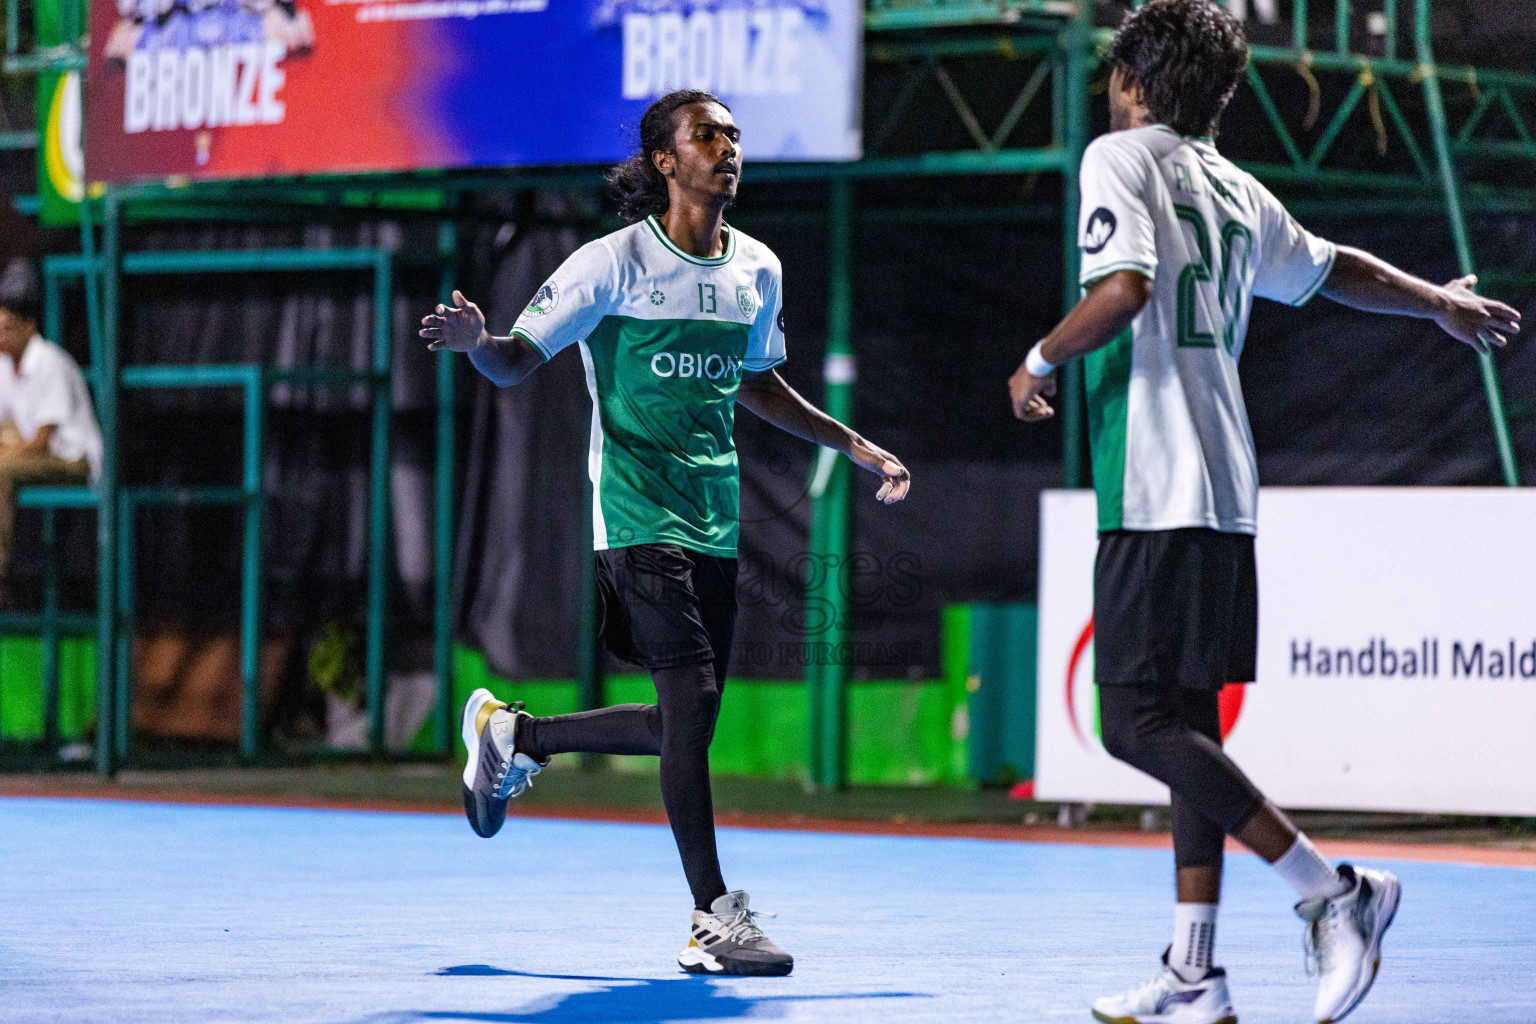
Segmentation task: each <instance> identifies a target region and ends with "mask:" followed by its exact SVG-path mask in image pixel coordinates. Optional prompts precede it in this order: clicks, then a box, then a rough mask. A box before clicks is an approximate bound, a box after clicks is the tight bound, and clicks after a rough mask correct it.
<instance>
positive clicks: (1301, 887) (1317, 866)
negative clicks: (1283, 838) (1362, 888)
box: [1270, 832, 1349, 900]
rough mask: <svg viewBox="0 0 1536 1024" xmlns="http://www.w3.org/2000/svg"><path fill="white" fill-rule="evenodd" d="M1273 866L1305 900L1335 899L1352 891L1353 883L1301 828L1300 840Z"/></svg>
mask: <svg viewBox="0 0 1536 1024" xmlns="http://www.w3.org/2000/svg"><path fill="white" fill-rule="evenodd" d="M1270 867H1272V868H1274V869H1275V871H1277V872H1278V873H1279V875H1280V877H1281V878H1283V879H1285V880H1286V881H1287V882H1288V883H1290V886H1291V888H1292V889H1295V890H1296V895H1298V896H1300V897H1301V898H1302V899H1304V900H1315V899H1331V898H1333V897H1334V896H1341V895H1343V894H1344V893H1345V892H1348V891H1349V884H1348V883H1347V882H1345V881H1344V879H1342V878H1340V877H1339V873H1338V872H1337V871H1335V870H1334V869H1333V865H1332V864H1329V863H1328V861H1326V860H1325V859H1324V858H1323V855H1322V854H1320V853H1318V852H1317V847H1315V846H1313V845H1312V840H1310V839H1308V838H1307V837H1306V835H1305V834H1303V833H1301V832H1298V833H1296V841H1295V842H1294V843H1292V844H1291V848H1290V849H1289V850H1286V851H1285V855H1284V856H1282V857H1281V858H1280V859H1279V860H1277V861H1275V862H1274V863H1273V864H1271V865H1270Z"/></svg>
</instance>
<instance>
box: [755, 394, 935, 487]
mask: <svg viewBox="0 0 1536 1024" xmlns="http://www.w3.org/2000/svg"><path fill="white" fill-rule="evenodd" d="M736 401H737V403H739V404H741V405H744V406H746V407H747V408H748V409H751V410H752V411H753V412H754V413H756V414H757V415H758V416H759V417H761V418H762V419H765V420H767V421H768V422H769V423H772V424H773V425H774V426H776V427H778V428H779V429H780V430H783V431H786V432H787V433H790V434H794V435H795V436H796V437H801V438H804V439H805V440H807V441H811V442H813V443H815V444H819V445H823V446H825V447H827V448H831V449H832V450H833V451H838V452H842V453H843V454H844V455H846V456H848V458H849V459H850V460H852V461H853V463H854V464H855V465H857V466H860V467H861V468H863V469H867V470H869V471H870V472H871V473H874V474H875V475H877V476H878V477H880V489H879V490H878V491H877V492H875V499H876V500H878V501H882V502H884V503H885V504H887V505H894V504H895V503H896V502H898V501H900V500H901V499H903V498H905V497H906V496H907V491H908V490H909V489H910V488H911V487H912V474H911V473H909V472H907V467H906V466H903V465H902V464H901V462H900V460H898V459H897V458H896V456H894V455H892V454H891V453H890V452H888V451H886V450H885V449H884V448H881V447H879V446H878V445H874V444H871V443H870V442H868V441H866V440H865V439H864V438H863V437H861V436H860V435H858V434H857V433H855V432H854V431H853V430H851V429H850V428H848V427H846V426H844V425H843V424H841V423H839V422H838V421H837V420H835V419H833V418H832V417H831V416H828V415H827V414H826V413H824V412H822V411H821V410H820V409H818V408H816V407H815V406H814V405H812V404H811V403H810V402H807V401H806V400H805V399H804V398H803V397H802V396H801V395H800V393H799V392H798V391H796V390H795V389H794V388H792V387H790V386H789V385H788V384H787V383H786V382H785V380H784V378H783V377H780V376H779V373H778V371H777V370H768V371H765V372H763V373H752V372H747V373H743V374H742V375H741V387H740V389H739V390H738V391H737V392H736Z"/></svg>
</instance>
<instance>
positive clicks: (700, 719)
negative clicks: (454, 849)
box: [517, 661, 726, 910]
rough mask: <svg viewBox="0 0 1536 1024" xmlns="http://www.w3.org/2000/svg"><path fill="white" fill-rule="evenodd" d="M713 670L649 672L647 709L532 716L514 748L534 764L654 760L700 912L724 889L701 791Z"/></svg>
mask: <svg viewBox="0 0 1536 1024" xmlns="http://www.w3.org/2000/svg"><path fill="white" fill-rule="evenodd" d="M722 668H723V666H722ZM715 672H716V666H715V665H714V664H711V663H710V662H707V661H701V662H697V663H695V664H692V665H679V666H677V667H676V668H659V669H654V670H652V672H651V679H652V680H653V681H654V682H655V684H656V698H657V702H656V703H655V704H618V705H615V706H614V707H609V708H598V709H597V710H595V711H580V712H577V713H576V714H574V715H555V716H553V717H551V718H535V719H533V720H532V721H531V722H530V723H529V725H530V728H529V729H528V730H526V731H527V732H528V733H529V735H527V736H519V737H518V740H517V743H518V747H519V749H523V750H526V751H528V753H529V755H530V756H534V757H537V758H538V759H540V760H542V759H543V758H545V757H547V756H549V755H550V754H565V753H576V752H580V753H588V754H649V755H650V756H652V757H656V756H660V758H661V800H662V803H663V804H665V805H666V808H667V820H668V821H670V822H671V823H672V836H673V838H674V839H676V840H677V852H678V853H679V854H681V855H682V858H683V873H684V874H685V875H687V876H688V888H689V889H691V890H692V891H693V903H694V906H695V907H697V908H698V909H700V910H708V909H709V906H710V904H711V903H713V902H714V901H715V899H716V898H718V897H720V896H724V895H725V891H726V890H725V880H724V879H723V878H721V876H720V857H719V855H718V854H717V853H716V851H715V807H714V800H713V798H712V796H711V794H710V790H709V744H710V741H711V740H712V739H714V735H715V719H716V718H717V717H718V716H719V714H720V685H719V684H718V683H717V682H716V678H715ZM525 721H526V720H525Z"/></svg>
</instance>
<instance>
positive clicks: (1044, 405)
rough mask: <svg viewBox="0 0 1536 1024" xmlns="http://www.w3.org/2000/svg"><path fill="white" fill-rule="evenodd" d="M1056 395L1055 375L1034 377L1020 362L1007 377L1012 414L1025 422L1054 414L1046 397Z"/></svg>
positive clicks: (1035, 420) (1046, 418)
mask: <svg viewBox="0 0 1536 1024" xmlns="http://www.w3.org/2000/svg"><path fill="white" fill-rule="evenodd" d="M1055 395H1056V375H1055V374H1051V375H1050V376H1049V377H1036V376H1035V375H1034V374H1032V373H1030V372H1029V371H1028V370H1027V369H1025V368H1024V365H1023V364H1022V363H1021V364H1020V365H1019V368H1018V369H1017V370H1014V371H1013V376H1012V377H1009V378H1008V398H1009V400H1010V401H1012V403H1013V415H1014V416H1015V417H1016V418H1018V419H1021V420H1023V421H1024V422H1025V423H1036V422H1039V421H1040V420H1048V419H1050V418H1051V417H1052V416H1055V415H1056V410H1055V409H1052V408H1051V403H1050V402H1047V401H1046V399H1047V398H1053V397H1055Z"/></svg>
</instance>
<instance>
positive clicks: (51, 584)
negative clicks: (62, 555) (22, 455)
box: [43, 508, 59, 751]
mask: <svg viewBox="0 0 1536 1024" xmlns="http://www.w3.org/2000/svg"><path fill="white" fill-rule="evenodd" d="M54 526H55V519H54V510H53V509H52V508H45V509H43V745H44V746H45V747H47V749H48V750H50V751H52V750H53V749H54V748H55V746H56V745H57V743H58V741H59V551H58V546H57V544H58V536H57V534H56V532H55V529H54Z"/></svg>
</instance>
